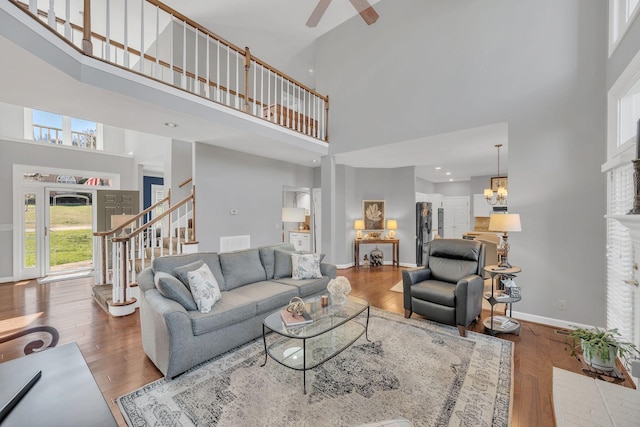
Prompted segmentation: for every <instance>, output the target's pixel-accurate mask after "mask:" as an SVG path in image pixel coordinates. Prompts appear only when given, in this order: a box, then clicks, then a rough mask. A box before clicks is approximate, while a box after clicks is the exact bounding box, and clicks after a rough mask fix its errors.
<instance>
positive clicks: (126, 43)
mask: <svg viewBox="0 0 640 427" xmlns="http://www.w3.org/2000/svg"><path fill="white" fill-rule="evenodd" d="M127 4H128V1H127V0H124V52H123V53H122V54H123V59H124V66H125V67H126V68H129V13H128V11H129V7H128V5H127Z"/></svg>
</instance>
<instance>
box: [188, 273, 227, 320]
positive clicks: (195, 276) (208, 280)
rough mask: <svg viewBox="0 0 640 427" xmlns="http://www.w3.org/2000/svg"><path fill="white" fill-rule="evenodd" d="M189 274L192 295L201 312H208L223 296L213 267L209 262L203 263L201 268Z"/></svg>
mask: <svg viewBox="0 0 640 427" xmlns="http://www.w3.org/2000/svg"><path fill="white" fill-rule="evenodd" d="M187 274H188V276H189V287H190V288H191V295H193V299H194V300H195V301H196V305H197V306H198V310H199V311H200V313H208V312H210V311H211V307H213V304H215V303H216V301H218V300H220V298H222V295H221V294H220V286H218V281H217V280H216V278H215V277H214V276H213V273H212V272H211V269H209V266H208V265H207V264H202V266H201V267H200V268H198V269H197V270H194V271H190V272H189V273H187Z"/></svg>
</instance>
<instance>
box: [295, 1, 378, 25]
mask: <svg viewBox="0 0 640 427" xmlns="http://www.w3.org/2000/svg"><path fill="white" fill-rule="evenodd" d="M349 1H350V2H351V4H352V5H353V7H355V8H356V10H357V11H358V13H359V14H360V16H362V19H364V22H366V23H367V25H371V24H373V23H374V22H376V21H377V20H378V18H379V17H380V15H378V13H377V12H376V11H375V10H374V9H373V6H371V4H370V3H369V2H368V0H349ZM330 3H331V0H319V1H318V4H317V5H316V8H315V9H313V12H311V16H310V17H309V20H308V21H307V27H312V28H313V27H315V26H317V25H318V22H320V19H321V18H322V15H324V12H325V11H326V10H327V7H329V4H330Z"/></svg>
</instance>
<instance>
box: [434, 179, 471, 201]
mask: <svg viewBox="0 0 640 427" xmlns="http://www.w3.org/2000/svg"><path fill="white" fill-rule="evenodd" d="M434 187H435V193H437V194H442V195H443V196H444V197H455V196H469V195H470V194H471V186H470V183H469V181H457V182H456V181H454V182H440V183H437V184H435V186H434Z"/></svg>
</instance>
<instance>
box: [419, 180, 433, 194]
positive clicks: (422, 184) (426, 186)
mask: <svg viewBox="0 0 640 427" xmlns="http://www.w3.org/2000/svg"><path fill="white" fill-rule="evenodd" d="M435 192H436V186H435V184H434V183H433V182H431V181H427V180H426V179H422V178H416V193H425V194H431V193H435Z"/></svg>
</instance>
